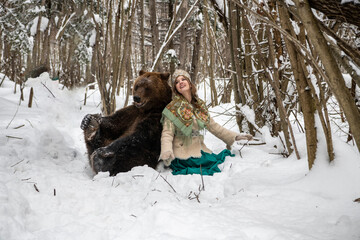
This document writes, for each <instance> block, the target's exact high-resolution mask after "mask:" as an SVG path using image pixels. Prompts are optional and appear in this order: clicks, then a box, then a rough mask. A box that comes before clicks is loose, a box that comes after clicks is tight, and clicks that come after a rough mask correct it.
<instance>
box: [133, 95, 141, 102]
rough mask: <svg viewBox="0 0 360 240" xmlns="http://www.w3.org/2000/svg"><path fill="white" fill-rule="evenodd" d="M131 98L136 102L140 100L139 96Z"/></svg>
mask: <svg viewBox="0 0 360 240" xmlns="http://www.w3.org/2000/svg"><path fill="white" fill-rule="evenodd" d="M133 99H134V102H136V103H140V102H141V98H140V97H139V96H134V97H133Z"/></svg>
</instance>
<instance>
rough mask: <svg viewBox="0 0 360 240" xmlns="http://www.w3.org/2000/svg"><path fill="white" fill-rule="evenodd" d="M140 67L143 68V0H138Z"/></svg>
mask: <svg viewBox="0 0 360 240" xmlns="http://www.w3.org/2000/svg"><path fill="white" fill-rule="evenodd" d="M139 4H140V6H139V8H140V16H139V21H140V69H141V70H145V30H144V20H145V19H144V16H145V15H144V0H140V3H139Z"/></svg>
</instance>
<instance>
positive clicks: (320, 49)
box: [295, 0, 360, 151]
mask: <svg viewBox="0 0 360 240" xmlns="http://www.w3.org/2000/svg"><path fill="white" fill-rule="evenodd" d="M295 4H296V6H297V7H298V13H299V16H300V18H301V19H302V22H303V24H304V26H305V28H306V30H307V36H308V37H309V39H310V41H311V43H312V44H313V45H314V48H315V50H316V52H317V54H318V55H319V58H320V60H321V62H322V63H323V65H324V68H325V71H326V73H327V76H328V80H329V82H328V84H329V86H330V88H331V90H332V91H333V93H334V95H335V97H336V98H337V100H338V102H339V104H340V106H341V108H342V109H343V111H344V114H345V116H346V118H347V120H348V122H349V126H350V128H351V130H352V133H353V135H354V139H355V142H356V145H357V147H358V150H359V151H360V121H359V119H360V112H359V110H358V108H357V106H356V105H355V101H354V99H353V98H352V96H351V94H350V91H349V89H348V88H347V87H346V85H345V82H344V78H343V76H342V74H341V72H340V69H339V66H338V65H337V64H336V61H335V60H334V57H333V55H332V53H331V51H330V48H329V46H328V45H327V42H326V40H325V38H324V36H323V35H322V32H321V31H320V28H319V26H318V25H317V19H315V17H314V15H313V13H312V11H311V8H310V5H309V3H308V1H307V0H295Z"/></svg>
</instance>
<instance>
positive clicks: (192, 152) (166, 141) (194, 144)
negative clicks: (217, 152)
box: [159, 117, 241, 166]
mask: <svg viewBox="0 0 360 240" xmlns="http://www.w3.org/2000/svg"><path fill="white" fill-rule="evenodd" d="M193 121H194V124H193V128H192V129H193V131H198V130H199V127H198V124H197V121H196V120H195V119H194V120H193ZM175 128H176V126H175V125H174V124H173V123H172V122H171V121H170V120H169V119H168V118H166V117H164V122H163V130H162V134H161V153H160V158H159V159H161V160H163V161H164V163H165V165H166V166H169V165H170V164H171V161H172V160H174V159H175V158H179V159H188V158H190V157H201V150H203V151H204V152H207V153H212V151H211V150H210V149H208V148H207V147H206V145H205V144H204V139H203V136H189V137H185V136H183V135H182V136H177V135H175V132H176V130H175ZM207 130H208V131H209V132H211V133H212V134H214V135H215V136H216V137H217V138H219V139H221V140H222V141H224V142H225V143H226V145H227V146H228V147H230V146H231V145H232V144H233V143H234V141H235V138H236V136H239V135H241V134H239V133H235V132H233V131H230V130H228V129H226V128H224V127H222V126H221V125H220V124H218V123H216V122H215V121H214V120H213V119H212V118H211V117H210V123H209V124H208V125H207ZM184 138H192V139H191V141H188V140H190V139H184ZM185 141H186V142H185Z"/></svg>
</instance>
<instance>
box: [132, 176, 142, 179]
mask: <svg viewBox="0 0 360 240" xmlns="http://www.w3.org/2000/svg"><path fill="white" fill-rule="evenodd" d="M137 177H144V175H133V176H132V178H133V179H136V178H137Z"/></svg>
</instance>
